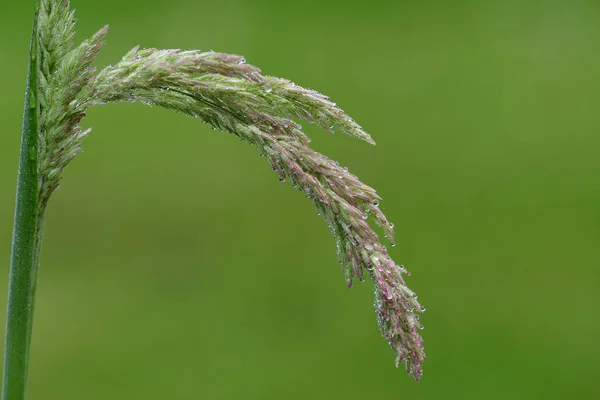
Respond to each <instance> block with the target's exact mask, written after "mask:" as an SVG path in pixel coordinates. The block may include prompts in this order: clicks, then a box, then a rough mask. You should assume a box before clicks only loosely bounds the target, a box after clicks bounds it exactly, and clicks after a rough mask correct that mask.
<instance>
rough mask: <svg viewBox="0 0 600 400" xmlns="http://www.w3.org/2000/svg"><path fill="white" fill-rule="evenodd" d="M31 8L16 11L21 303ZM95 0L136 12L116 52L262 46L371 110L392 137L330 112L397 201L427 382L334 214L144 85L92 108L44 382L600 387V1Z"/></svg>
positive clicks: (79, 394)
mask: <svg viewBox="0 0 600 400" xmlns="http://www.w3.org/2000/svg"><path fill="white" fill-rule="evenodd" d="M30 3H33V1H25V2H4V3H3V4H2V6H0V10H1V12H0V14H1V15H2V23H1V24H0V38H2V39H0V40H1V43H2V44H1V46H0V73H1V75H0V76H2V78H3V84H2V96H0V121H1V123H2V130H3V134H2V135H0V227H1V229H0V260H4V261H3V262H2V263H0V264H1V265H2V271H0V273H1V276H2V280H1V284H0V298H2V299H5V296H6V286H7V278H8V265H9V257H10V243H11V227H12V216H13V207H14V192H15V182H16V167H17V158H18V147H19V135H20V125H21V114H22V101H23V89H24V84H25V74H26V65H27V52H28V42H29V32H30V25H31V16H32V9H33V4H30ZM72 3H73V5H74V6H75V8H76V9H77V16H78V19H79V29H78V39H83V38H85V37H87V36H89V35H91V34H92V33H93V32H95V30H96V29H98V28H100V27H101V26H102V25H103V24H105V23H109V24H110V26H111V33H110V35H109V39H108V45H107V46H106V47H105V49H104V51H103V52H102V54H101V55H100V60H99V64H100V65H106V64H110V63H113V62H115V61H116V60H118V59H119V58H120V57H121V56H122V55H123V54H124V53H125V52H126V51H127V50H128V49H130V48H131V47H133V46H134V45H136V44H141V45H142V46H144V47H161V48H165V47H181V48H203V49H207V50H208V49H214V50H215V51H226V52H232V53H238V54H243V55H245V56H246V57H247V59H248V60H249V62H251V63H253V64H255V65H258V66H260V67H261V68H262V69H263V71H264V72H265V73H266V74H271V75H277V76H283V77H287V78H289V79H292V80H294V81H295V82H297V83H298V84H301V85H305V86H308V87H311V88H314V89H317V90H319V91H322V92H324V93H326V94H328V95H329V96H331V97H332V98H333V100H334V101H337V102H338V104H340V105H341V106H342V107H343V108H344V109H345V110H346V111H347V112H348V113H350V114H351V115H352V116H354V117H355V118H356V120H357V121H358V122H359V123H361V124H362V125H363V126H364V127H365V128H366V130H367V131H368V132H370V133H371V134H372V135H373V136H374V137H375V139H376V140H377V141H378V145H377V146H376V147H371V146H368V145H366V144H363V143H360V142H358V141H356V140H352V139H350V138H347V137H343V136H339V135H336V136H330V135H328V134H326V133H325V132H320V131H318V130H317V129H315V128H314V127H313V126H308V127H307V131H308V134H309V135H310V136H312V137H313V144H314V146H315V147H316V148H317V149H318V150H320V151H323V152H324V153H326V154H328V155H329V156H331V157H333V158H334V159H337V160H339V161H340V162H342V163H343V164H344V165H346V166H348V167H350V169H351V170H352V171H353V172H355V173H356V174H358V176H359V177H361V178H362V179H363V180H364V181H365V182H367V183H368V184H370V185H372V186H374V187H375V188H377V189H378V191H379V193H380V194H381V195H382V196H383V197H384V201H383V202H382V203H381V204H382V205H381V207H382V208H383V209H384V211H385V212H386V213H387V214H388V216H389V217H390V219H391V220H392V221H394V222H395V225H396V227H397V231H398V246H396V247H395V248H393V249H390V251H391V253H392V256H393V257H394V258H395V259H396V260H397V262H399V263H401V264H404V265H406V266H407V268H408V269H409V270H410V271H411V272H412V273H413V275H412V277H410V278H408V283H409V285H410V286H411V288H413V289H414V290H415V291H417V292H418V293H419V295H420V297H419V299H420V300H421V301H422V303H423V304H424V305H425V306H426V307H427V312H426V313H425V314H424V316H423V317H422V322H423V323H424V325H425V326H426V328H425V330H424V331H423V336H424V339H425V343H426V351H427V354H428V359H427V361H426V363H425V375H424V377H423V379H422V382H421V383H419V384H417V383H415V382H414V381H413V380H412V379H411V378H409V377H408V376H406V375H405V374H404V372H403V370H401V369H400V370H396V369H395V368H394V367H393V356H392V354H391V351H390V350H389V348H388V346H387V344H386V343H385V341H384V340H383V339H382V338H381V337H380V334H379V332H378V329H377V325H376V321H375V314H374V313H373V307H372V291H371V285H370V283H365V284H361V285H355V288H354V289H352V290H348V289H347V288H346V286H345V284H344V279H343V277H342V274H341V272H340V270H339V266H338V264H337V262H336V255H335V244H334V240H333V239H332V238H331V237H330V235H329V231H328V229H327V227H326V225H325V223H323V221H322V220H321V218H320V217H319V216H317V214H316V212H315V211H314V209H313V206H312V204H311V203H310V202H309V201H307V200H306V199H305V198H304V196H302V195H301V194H300V193H298V192H296V191H295V190H293V189H292V188H291V187H289V185H287V184H286V185H283V184H281V183H279V181H278V180H277V178H276V177H275V175H274V174H273V173H272V171H270V168H269V166H268V165H267V164H266V163H265V162H264V160H263V159H261V158H260V157H258V156H257V154H256V151H255V150H254V149H253V148H252V147H250V146H247V145H245V144H243V143H241V142H240V141H239V140H237V139H236V138H235V137H233V136H232V135H228V134H224V133H218V132H213V131H212V130H210V129H209V128H208V127H207V126H206V125H204V124H201V123H199V122H198V121H195V120H192V119H189V118H185V117H183V116H181V115H177V114H175V113H172V112H168V111H164V110H160V109H156V108H155V109H150V108H148V107H145V106H143V105H138V104H134V105H131V104H123V105H115V106H109V107H105V108H99V109H93V110H91V111H90V112H89V114H88V118H86V120H85V121H84V122H85V125H87V126H93V127H94V131H93V133H92V135H91V136H90V137H89V139H87V140H86V144H85V152H84V154H82V155H81V156H79V157H78V158H77V159H76V160H75V161H74V162H73V164H72V166H70V167H69V168H68V170H67V172H66V176H65V178H64V181H63V185H62V187H61V189H60V190H59V191H58V192H57V193H56V194H55V196H54V198H53V199H52V201H51V204H50V207H49V210H48V213H47V224H46V236H45V242H44V251H43V257H42V268H41V272H40V285H39V292H38V298H37V309H36V321H35V329H34V338H33V350H32V351H33V356H32V367H31V368H32V369H31V372H30V378H29V379H30V384H29V399H61V400H63V399H103V400H104V399H165V398H169V399H170V398H173V399H199V398H206V399H233V398H244V399H282V398H283V399H307V398H308V399H312V398H315V399H325V398H327V399H332V398H344V399H367V398H368V399H386V400H389V399H395V398H398V399H400V398H403V399H440V398H464V399H482V398H484V399H507V398H509V399H534V398H545V399H548V398H553V399H554V398H555V399H559V398H577V399H590V398H593V397H594V395H593V393H597V389H596V383H597V382H596V381H597V377H598V374H599V373H600V345H599V344H598V337H599V335H600V322H599V318H598V314H599V312H598V306H600V294H599V285H600V272H599V268H598V267H599V265H600V262H599V260H600V212H599V208H598V206H599V200H600V186H599V182H598V178H599V174H600V157H599V153H600V152H599V148H598V146H599V145H600V137H599V135H598V129H599V127H600V113H599V112H598V110H597V109H598V106H600V24H599V23H598V21H599V20H600V3H598V2H597V1H577V0H572V1H519V0H514V1H475V0H473V1H452V2H450V1H417V0H413V1H400V0H395V1H392V0H388V1H380V0H373V1H369V2H359V1H337V0H319V1H316V0H308V1H303V2H284V1H267V0H260V1H242V0H237V1H236V0H223V1H218V2H211V1H194V2H192V1H183V0H171V1H160V0H129V1H114V0H105V1H103V2H91V1H83V0H81V1H73V2H72ZM3 301H4V300H3ZM2 310H4V306H2ZM3 313H4V311H2V315H1V317H2V319H3V317H4V315H3Z"/></svg>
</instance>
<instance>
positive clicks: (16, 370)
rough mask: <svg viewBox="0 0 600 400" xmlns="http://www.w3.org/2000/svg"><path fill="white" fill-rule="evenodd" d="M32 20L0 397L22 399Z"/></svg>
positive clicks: (34, 229) (30, 214) (33, 172)
mask: <svg viewBox="0 0 600 400" xmlns="http://www.w3.org/2000/svg"><path fill="white" fill-rule="evenodd" d="M38 11H39V9H38V8H37V7H36V12H35V15H34V21H33V30H32V35H31V44H30V50H29V73H28V76H27V88H26V92H25V111H24V114H23V130H22V137H21V155H20V160H19V176H18V179H17V201H16V210H15V220H14V230H13V241H12V255H11V264H10V279H9V286H8V311H7V314H6V341H5V347H4V374H3V379H2V383H3V384H2V400H23V399H24V398H25V387H26V383H27V370H28V364H29V346H30V343H31V327H32V323H33V306H34V298H35V283H36V278H37V266H38V261H39V252H40V245H41V221H40V219H39V215H38V177H37V142H38V139H37V131H38V126H37V125H38V124H37V115H38V104H37V43H36V36H37V15H38Z"/></svg>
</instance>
